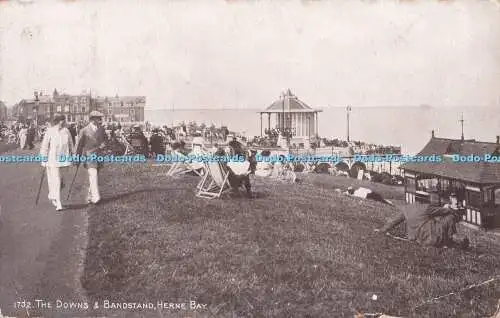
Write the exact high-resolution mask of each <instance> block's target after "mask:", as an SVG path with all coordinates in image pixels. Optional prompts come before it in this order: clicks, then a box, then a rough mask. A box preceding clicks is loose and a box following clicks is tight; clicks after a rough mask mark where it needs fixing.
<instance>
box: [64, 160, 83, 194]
mask: <svg viewBox="0 0 500 318" xmlns="http://www.w3.org/2000/svg"><path fill="white" fill-rule="evenodd" d="M79 168H80V165H78V166H76V171H75V175H74V176H73V180H72V181H71V185H70V186H69V190H68V197H67V198H66V200H69V196H70V195H71V189H73V184H74V183H75V180H76V175H77V174H78V169H79Z"/></svg>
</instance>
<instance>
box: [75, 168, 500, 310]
mask: <svg viewBox="0 0 500 318" xmlns="http://www.w3.org/2000/svg"><path fill="white" fill-rule="evenodd" d="M162 170H165V169H163V168H162V167H150V166H146V165H143V166H141V165H135V166H127V165H114V166H107V167H106V168H105V170H104V171H103V174H102V178H101V183H102V187H101V188H102V189H103V196H104V197H105V198H106V199H105V200H104V202H103V204H102V205H98V206H96V207H93V208H91V209H89V247H88V251H87V258H86V263H85V272H84V277H83V278H82V281H83V285H84V287H85V288H86V290H87V292H88V295H89V298H90V301H91V303H93V302H94V301H96V300H103V299H109V300H116V301H128V302H155V303H156V301H157V300H164V301H169V302H189V300H196V301H197V302H199V303H205V304H208V306H209V307H210V309H209V310H202V311H199V312H198V313H197V315H196V317H353V316H354V314H355V313H356V311H359V312H365V313H378V312H382V313H386V314H391V315H394V316H398V315H399V316H404V317H484V316H487V315H492V314H493V312H494V311H495V308H496V304H497V300H498V299H499V298H500V283H498V282H493V283H491V284H487V285H484V286H481V287H478V288H474V289H471V290H470V291H467V292H463V293H459V294H457V295H451V296H449V297H445V298H442V299H440V300H438V301H436V302H431V303H429V304H424V305H422V304H423V303H424V302H425V301H426V300H428V299H431V298H433V297H436V296H440V295H444V294H448V293H450V292H454V291H457V290H460V289H462V288H464V287H465V286H468V285H471V284H476V283H480V282H483V281H486V280H488V279H489V278H491V277H494V276H498V275H499V274H500V268H499V267H498V263H499V262H500V253H498V252H497V251H496V249H495V248H492V245H486V244H485V245H484V246H481V245H480V246H479V247H477V249H472V250H469V251H461V250H457V249H435V248H427V247H421V246H418V245H416V244H413V243H410V242H405V241H398V240H395V239H392V238H389V237H386V236H381V235H378V234H376V233H374V232H373V229H374V228H376V227H380V226H381V225H382V224H383V223H384V222H385V220H387V218H389V217H390V216H392V215H393V214H394V213H395V211H396V210H395V209H396V208H394V207H390V206H387V205H383V204H381V203H378V202H371V201H363V200H360V199H358V198H352V197H346V196H344V195H341V194H337V193H334V191H332V189H334V188H336V187H343V188H344V189H345V187H346V186H347V185H348V184H350V182H351V181H352V180H350V179H345V178H341V177H331V176H325V175H313V174H310V175H305V176H303V180H304V181H303V182H302V183H301V184H293V185H292V184H284V183H279V182H278V183H276V182H272V181H270V180H262V179H258V180H256V181H255V183H254V186H255V191H256V192H257V198H256V199H253V200H249V199H247V198H245V197H241V198H240V197H227V198H224V199H220V200H204V199H199V198H196V197H195V196H194V188H195V186H196V183H197V181H198V178H197V177H193V176H185V177H182V178H178V179H173V178H168V177H165V176H164V174H163V175H162V173H164V171H162ZM356 183H359V181H356ZM361 183H363V182H361ZM363 184H364V183H363ZM370 186H371V187H372V188H373V189H375V190H376V191H378V192H380V193H382V194H384V195H385V196H387V197H388V198H390V199H392V200H396V201H397V202H400V201H402V199H403V190H402V188H400V187H399V188H398V187H391V186H385V185H379V184H371V185H370ZM374 294H375V295H377V296H378V298H377V299H376V300H373V299H372V296H373V295H374ZM183 313H184V316H182V317H187V316H185V312H182V311H179V310H177V311H175V310H171V311H168V312H166V314H167V316H168V315H172V314H179V315H181V314H183ZM154 314H155V315H156V316H157V317H158V313H157V312H156V313H154ZM139 315H141V316H144V315H145V313H144V312H142V313H141V314H139ZM167 316H165V317H167ZM168 317H170V316H168ZM189 317H193V316H189Z"/></svg>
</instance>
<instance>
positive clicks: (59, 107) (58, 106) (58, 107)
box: [56, 105, 62, 113]
mask: <svg viewBox="0 0 500 318" xmlns="http://www.w3.org/2000/svg"><path fill="white" fill-rule="evenodd" d="M61 109H62V106H61V105H57V110H56V111H57V112H58V113H60V112H61Z"/></svg>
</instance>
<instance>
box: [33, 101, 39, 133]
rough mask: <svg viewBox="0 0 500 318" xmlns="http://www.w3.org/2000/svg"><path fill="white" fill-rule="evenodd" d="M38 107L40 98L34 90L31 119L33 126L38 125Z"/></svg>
mask: <svg viewBox="0 0 500 318" xmlns="http://www.w3.org/2000/svg"><path fill="white" fill-rule="evenodd" d="M38 107H40V99H39V98H38V92H35V107H33V117H34V120H33V121H34V124H35V127H38Z"/></svg>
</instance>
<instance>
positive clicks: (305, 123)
mask: <svg viewBox="0 0 500 318" xmlns="http://www.w3.org/2000/svg"><path fill="white" fill-rule="evenodd" d="M320 112H321V110H319V109H313V108H312V107H310V106H309V105H307V104H306V103H304V102H303V101H301V100H300V99H299V98H298V97H297V96H295V95H294V94H293V93H292V92H291V90H290V89H288V90H287V91H286V92H285V93H284V94H282V95H281V97H280V99H279V100H277V101H275V102H273V103H272V104H271V105H270V106H269V107H267V108H266V110H264V111H261V112H259V113H260V133H261V136H262V135H263V125H262V115H263V114H267V129H268V130H272V129H276V130H278V131H285V130H290V131H291V132H292V138H293V139H306V140H309V139H311V138H312V137H315V136H317V135H318V113H320ZM272 114H274V116H271V115H272ZM271 117H274V118H273V119H274V120H273V125H271V119H272V118H271Z"/></svg>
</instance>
